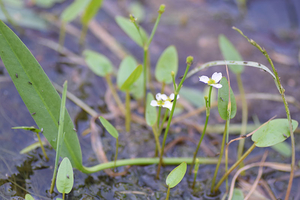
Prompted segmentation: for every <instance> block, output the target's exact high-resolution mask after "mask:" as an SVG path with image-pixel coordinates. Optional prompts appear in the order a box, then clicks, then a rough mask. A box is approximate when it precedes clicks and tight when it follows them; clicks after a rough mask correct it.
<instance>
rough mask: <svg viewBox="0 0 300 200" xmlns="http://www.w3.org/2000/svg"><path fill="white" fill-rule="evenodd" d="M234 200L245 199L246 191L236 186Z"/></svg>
mask: <svg viewBox="0 0 300 200" xmlns="http://www.w3.org/2000/svg"><path fill="white" fill-rule="evenodd" d="M232 200H244V193H243V191H242V190H241V189H238V188H234V190H233V196H232Z"/></svg>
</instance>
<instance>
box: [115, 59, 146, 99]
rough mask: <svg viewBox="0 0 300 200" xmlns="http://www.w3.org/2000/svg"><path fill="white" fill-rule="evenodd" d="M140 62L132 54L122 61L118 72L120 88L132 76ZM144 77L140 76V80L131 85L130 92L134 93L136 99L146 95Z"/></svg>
mask: <svg viewBox="0 0 300 200" xmlns="http://www.w3.org/2000/svg"><path fill="white" fill-rule="evenodd" d="M137 65H138V63H137V62H136V61H135V59H134V58H133V57H132V56H126V57H125V58H124V59H123V60H122V62H121V63H120V66H119V70H118V74H117V85H118V87H119V88H121V87H122V85H123V84H124V82H125V81H126V80H127V78H128V77H129V76H130V74H131V73H132V72H133V70H135V68H136V66H137ZM143 80H144V77H143V76H140V77H139V78H138V80H137V81H136V82H135V83H134V84H133V85H132V86H131V87H130V93H132V95H133V97H134V98H135V99H140V98H142V97H144V88H143Z"/></svg>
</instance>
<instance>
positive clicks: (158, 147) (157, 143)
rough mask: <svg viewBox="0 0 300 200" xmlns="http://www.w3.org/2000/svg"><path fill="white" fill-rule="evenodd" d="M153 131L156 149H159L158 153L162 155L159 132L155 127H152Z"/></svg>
mask: <svg viewBox="0 0 300 200" xmlns="http://www.w3.org/2000/svg"><path fill="white" fill-rule="evenodd" d="M152 130H153V134H154V138H155V143H156V148H157V149H158V153H159V155H160V154H161V147H160V143H159V138H158V132H157V130H156V127H155V126H152Z"/></svg>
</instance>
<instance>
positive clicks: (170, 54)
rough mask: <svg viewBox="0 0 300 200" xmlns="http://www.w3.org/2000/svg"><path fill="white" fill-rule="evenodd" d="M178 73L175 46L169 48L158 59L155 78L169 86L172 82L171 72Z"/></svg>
mask: <svg viewBox="0 0 300 200" xmlns="http://www.w3.org/2000/svg"><path fill="white" fill-rule="evenodd" d="M172 71H173V72H174V73H175V76H176V74H177V71H178V55H177V50H176V48H175V46H169V47H168V48H166V49H165V50H164V52H163V53H162V54H161V56H160V57H159V59H158V61H157V64H156V68H155V78H156V80H157V81H158V82H161V83H162V82H164V83H166V84H169V83H171V82H172V76H171V72H172Z"/></svg>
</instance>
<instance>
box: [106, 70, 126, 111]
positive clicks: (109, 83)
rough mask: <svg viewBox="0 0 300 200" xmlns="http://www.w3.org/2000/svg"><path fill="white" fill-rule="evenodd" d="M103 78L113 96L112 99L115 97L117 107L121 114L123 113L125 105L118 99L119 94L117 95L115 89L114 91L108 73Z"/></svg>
mask: <svg viewBox="0 0 300 200" xmlns="http://www.w3.org/2000/svg"><path fill="white" fill-rule="evenodd" d="M105 79H106V82H107V85H108V87H109V90H110V91H111V94H112V95H113V97H114V99H115V101H116V103H117V105H118V107H119V109H120V110H121V112H122V113H123V114H125V112H126V111H125V107H124V105H123V103H122V101H121V99H120V97H119V95H118V93H117V91H116V89H115V87H114V85H113V83H112V82H111V77H110V75H107V76H105Z"/></svg>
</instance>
